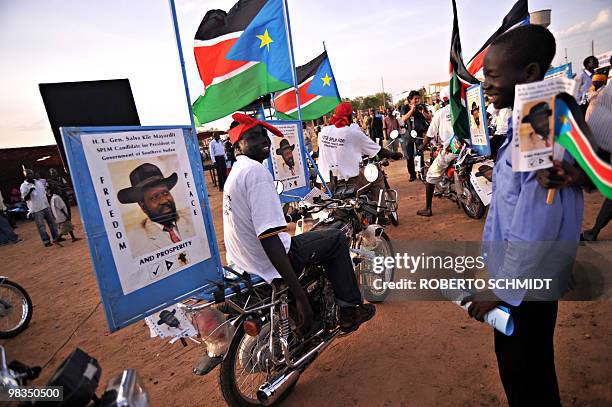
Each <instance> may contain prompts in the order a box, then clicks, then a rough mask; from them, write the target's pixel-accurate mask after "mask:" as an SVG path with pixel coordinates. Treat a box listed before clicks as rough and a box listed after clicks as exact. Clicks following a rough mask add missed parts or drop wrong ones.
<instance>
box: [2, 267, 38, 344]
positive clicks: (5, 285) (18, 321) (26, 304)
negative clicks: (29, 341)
mask: <svg viewBox="0 0 612 407" xmlns="http://www.w3.org/2000/svg"><path fill="white" fill-rule="evenodd" d="M30 320H32V300H31V299H30V296H29V295H28V293H27V292H26V290H24V289H23V287H21V286H20V285H19V284H17V283H14V282H12V281H10V280H8V279H4V280H0V339H8V338H13V337H15V336H17V335H18V334H19V333H20V332H22V331H23V330H24V329H26V328H27V326H28V324H29V323H30Z"/></svg>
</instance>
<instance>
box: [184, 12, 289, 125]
mask: <svg viewBox="0 0 612 407" xmlns="http://www.w3.org/2000/svg"><path fill="white" fill-rule="evenodd" d="M194 54H195V59H196V64H197V66H198V71H199V73H200V78H201V79H202V82H203V83H204V94H203V95H202V96H200V97H199V98H198V99H197V100H196V101H195V103H194V104H193V106H192V108H193V114H194V115H195V116H196V117H197V118H198V120H199V121H200V123H208V122H210V121H213V120H216V119H219V118H222V117H224V116H227V115H228V114H231V113H233V112H235V111H237V110H240V109H241V108H242V107H244V106H246V105H248V104H249V103H251V102H253V101H254V100H255V99H257V98H258V97H260V96H262V95H265V94H268V93H271V92H276V91H279V90H283V89H287V88H289V87H291V84H292V83H293V77H292V73H291V63H290V59H289V42H288V41H287V31H286V29H285V16H284V12H283V3H282V0H240V1H238V3H236V4H235V5H234V6H233V7H232V8H231V9H230V11H229V12H227V13H226V12H225V11H223V10H209V11H208V12H207V13H206V15H205V16H204V19H203V20H202V23H201V24H200V27H199V28H198V31H197V33H196V35H195V44H194Z"/></svg>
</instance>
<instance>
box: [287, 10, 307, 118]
mask: <svg viewBox="0 0 612 407" xmlns="http://www.w3.org/2000/svg"><path fill="white" fill-rule="evenodd" d="M282 2H283V10H284V12H285V13H284V14H285V29H286V30H287V38H288V40H289V55H290V57H291V75H292V76H293V88H294V89H295V101H296V103H297V110H298V120H299V121H300V122H301V121H302V109H301V108H300V92H299V88H298V83H297V68H296V67H295V56H294V55H293V38H292V36H291V22H290V21H289V6H288V5H287V0H282Z"/></svg>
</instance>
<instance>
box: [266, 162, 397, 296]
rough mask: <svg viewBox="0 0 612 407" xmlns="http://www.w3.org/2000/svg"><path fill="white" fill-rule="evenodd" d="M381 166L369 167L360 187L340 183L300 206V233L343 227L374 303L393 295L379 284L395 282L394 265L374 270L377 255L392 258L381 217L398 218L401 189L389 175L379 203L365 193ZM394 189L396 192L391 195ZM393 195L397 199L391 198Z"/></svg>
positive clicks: (357, 270)
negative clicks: (328, 193)
mask: <svg viewBox="0 0 612 407" xmlns="http://www.w3.org/2000/svg"><path fill="white" fill-rule="evenodd" d="M380 165H381V164H380V162H377V163H376V164H374V163H369V164H367V165H366V166H365V169H364V176H365V178H366V180H367V181H368V184H366V185H364V186H363V187H361V188H359V189H357V188H356V186H355V185H352V184H340V185H337V186H336V187H335V188H334V197H333V198H329V197H323V198H321V197H313V198H312V199H304V200H301V201H300V202H299V205H298V207H299V208H300V209H299V210H298V211H299V214H300V218H301V219H299V220H298V222H297V225H296V232H295V233H296V234H300V233H303V232H304V231H307V230H318V229H324V228H335V229H339V230H341V231H342V232H343V233H344V234H345V235H346V238H347V240H348V242H349V247H350V250H351V256H352V257H353V263H354V268H355V273H356V274H357V281H358V282H359V285H360V287H361V289H362V294H363V296H364V297H365V298H366V299H367V300H368V301H369V302H374V303H376V302H382V301H384V300H385V299H386V297H387V296H388V295H389V289H388V288H387V286H386V285H381V284H379V283H380V282H389V281H393V276H394V272H395V268H394V267H389V268H385V269H384V271H383V272H381V273H376V272H374V271H373V270H374V265H373V262H374V259H375V258H376V257H390V256H393V253H394V251H393V246H392V245H391V240H390V239H389V237H388V236H387V234H386V233H385V229H384V224H385V223H386V222H381V220H383V219H385V218H386V217H389V218H390V219H393V218H391V217H390V216H389V214H393V213H395V216H396V217H395V219H397V192H396V191H394V190H390V189H389V188H388V183H387V182H386V176H385V175H383V176H385V187H386V188H385V190H381V191H380V192H379V198H378V201H377V202H374V201H371V200H370V199H369V198H368V196H367V194H365V192H366V191H367V190H368V188H369V187H371V185H372V183H373V182H374V181H376V180H377V179H378V177H379V176H380V175H379V172H378V168H380ZM382 165H383V166H384V164H382ZM387 165H388V162H387ZM383 174H384V173H383ZM390 191H391V193H392V194H393V195H390ZM277 192H278V191H277ZM362 193H363V194H362ZM390 196H392V197H393V198H392V199H389V198H388V197H390ZM383 199H384V201H383ZM377 287H378V288H377Z"/></svg>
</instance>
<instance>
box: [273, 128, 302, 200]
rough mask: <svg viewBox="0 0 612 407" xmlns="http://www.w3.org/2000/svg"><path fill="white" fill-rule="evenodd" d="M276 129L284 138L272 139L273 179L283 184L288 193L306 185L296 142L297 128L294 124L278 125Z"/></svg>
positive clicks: (299, 150) (298, 145) (298, 144)
mask: <svg viewBox="0 0 612 407" xmlns="http://www.w3.org/2000/svg"><path fill="white" fill-rule="evenodd" d="M278 129H279V130H280V131H281V132H283V135H284V137H283V138H280V137H272V143H273V147H274V148H273V149H271V152H270V156H271V158H272V167H273V170H274V179H275V180H277V181H281V182H282V183H283V184H284V187H285V190H286V191H289V190H292V189H296V188H301V187H303V186H305V185H306V180H305V176H304V164H303V162H302V152H301V147H300V142H299V140H298V131H299V130H298V127H297V126H296V125H295V124H286V125H280V126H279V127H278Z"/></svg>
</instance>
